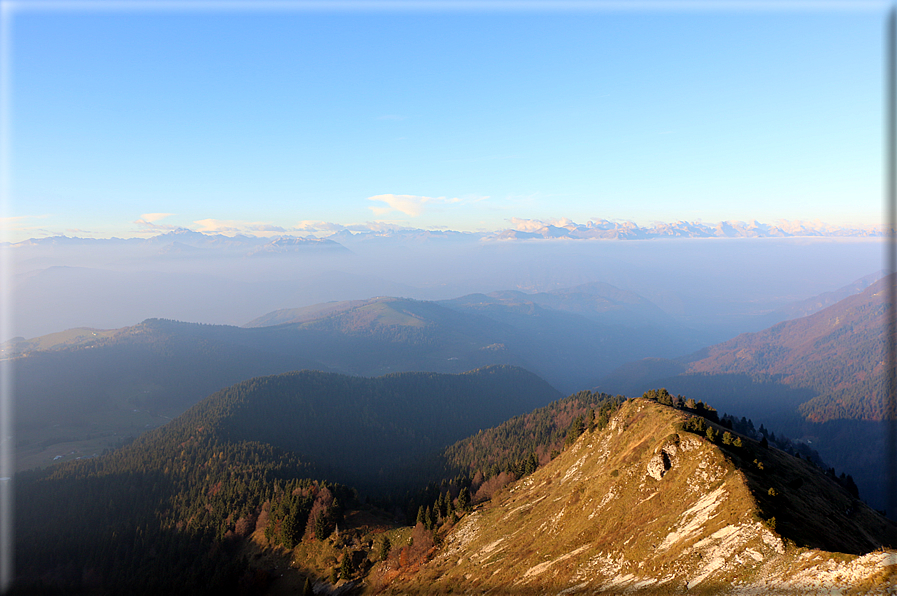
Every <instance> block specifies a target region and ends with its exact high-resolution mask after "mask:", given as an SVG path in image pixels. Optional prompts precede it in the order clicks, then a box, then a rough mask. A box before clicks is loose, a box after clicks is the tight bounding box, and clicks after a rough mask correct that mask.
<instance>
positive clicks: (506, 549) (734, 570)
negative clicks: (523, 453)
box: [385, 399, 897, 594]
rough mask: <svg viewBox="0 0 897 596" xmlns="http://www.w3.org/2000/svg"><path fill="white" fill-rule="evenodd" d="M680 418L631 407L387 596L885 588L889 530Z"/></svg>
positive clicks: (851, 502)
mask: <svg viewBox="0 0 897 596" xmlns="http://www.w3.org/2000/svg"><path fill="white" fill-rule="evenodd" d="M688 416H689V415H688V414H687V413H685V412H682V411H679V410H674V409H672V408H668V407H666V406H662V405H659V404H657V403H655V402H653V401H649V400H645V399H636V400H631V401H629V402H627V403H626V404H624V405H623V407H622V408H621V410H620V412H619V413H618V415H617V416H616V417H615V418H614V419H613V420H612V421H611V423H610V424H609V425H608V427H607V428H606V429H605V430H603V431H599V430H596V431H594V432H593V433H589V432H586V433H585V434H584V435H583V436H582V437H580V438H579V440H578V441H577V442H576V443H575V444H574V445H573V446H572V447H571V448H569V449H568V450H567V451H565V452H564V453H562V454H561V455H560V456H558V457H557V458H556V459H555V460H553V461H552V462H551V463H550V464H548V465H546V466H544V467H542V468H540V469H539V470H538V471H536V472H535V473H534V474H532V475H531V476H528V477H526V478H524V479H523V480H522V481H520V482H518V483H516V484H514V485H511V486H510V487H509V488H508V489H507V490H506V491H504V492H502V493H499V494H498V495H496V497H494V498H493V501H492V502H491V503H489V504H487V505H485V506H483V507H481V508H479V509H478V510H476V511H475V512H473V513H472V514H469V515H468V516H466V517H465V518H463V519H462V520H461V521H460V522H459V523H458V524H457V525H456V526H455V527H454V528H453V529H452V531H451V532H450V533H448V534H447V535H446V536H445V537H444V544H443V545H442V546H441V547H440V548H438V549H436V550H435V551H434V553H433V555H432V559H431V561H430V562H429V563H428V564H427V565H425V566H424V567H423V568H422V569H421V570H420V571H418V572H417V573H414V574H406V575H404V576H403V575H400V576H399V577H398V578H396V579H394V580H393V581H392V583H390V584H389V585H388V587H386V588H385V591H386V592H387V593H449V592H454V593H481V591H483V590H487V591H490V593H501V594H530V593H539V594H541V593H551V594H557V593H565V594H567V593H594V592H596V591H597V592H599V593H620V592H622V591H623V590H627V591H628V590H635V591H639V592H650V593H658V594H659V593H663V594H666V593H681V592H685V591H686V590H688V591H689V593H694V590H697V591H698V592H709V593H717V592H728V591H731V590H735V591H745V592H749V591H751V590H754V591H755V593H757V592H756V590H760V591H763V592H765V591H766V590H784V591H786V592H792V591H793V592H796V593H804V592H805V590H806V589H816V588H821V587H825V586H826V585H828V584H831V585H832V586H835V585H840V586H842V587H864V586H865V588H870V587H871V586H872V585H873V584H874V583H875V582H877V581H879V580H880V579H881V577H879V576H880V574H881V573H882V572H883V571H884V564H885V562H886V556H885V554H884V553H881V552H878V553H876V552H875V549H876V548H877V547H879V546H880V545H881V544H884V543H891V544H893V541H894V539H895V536H897V534H895V526H894V524H893V523H891V522H889V521H888V520H886V519H884V518H883V517H882V516H880V515H879V514H877V513H876V512H875V511H873V510H871V509H869V508H868V507H866V506H865V505H863V504H862V503H861V502H859V501H856V500H855V499H853V498H852V497H851V496H850V495H849V494H848V493H847V492H846V491H844V490H843V489H842V488H841V487H840V486H839V485H838V484H837V483H836V482H835V481H834V480H833V479H831V478H830V477H828V476H826V475H825V474H823V473H822V472H821V471H820V470H818V469H817V468H815V467H814V466H813V465H811V464H809V463H808V462H806V461H802V460H799V459H797V458H794V457H791V456H790V455H787V454H784V453H782V452H778V451H776V450H773V449H769V448H765V447H762V446H761V445H759V444H758V443H756V442H753V441H750V440H748V439H746V438H742V443H743V444H742V446H741V447H733V446H730V445H725V446H724V445H722V444H721V436H718V437H717V438H716V442H712V441H710V440H708V439H707V437H706V436H703V435H697V434H694V433H691V432H687V431H685V430H684V429H683V423H684V421H685V420H686V419H687V418H688ZM715 428H717V429H719V430H720V432H721V433H722V432H723V431H724V430H725V429H721V428H719V427H715ZM755 460H756V462H757V463H755ZM761 466H762V469H761ZM770 489H772V491H770ZM844 553H851V554H844ZM863 553H871V554H868V555H866V556H861V555H862V554H863ZM826 582H828V584H826ZM865 588H864V589H865ZM470 590H474V592H469V591H470Z"/></svg>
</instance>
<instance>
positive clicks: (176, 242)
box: [6, 218, 884, 255]
mask: <svg viewBox="0 0 897 596" xmlns="http://www.w3.org/2000/svg"><path fill="white" fill-rule="evenodd" d="M511 224H512V227H510V228H506V229H504V230H499V231H495V232H457V231H452V230H427V229H417V228H409V227H401V226H391V227H384V226H383V225H382V224H377V225H371V226H369V228H368V229H364V227H363V226H352V229H351V230H350V229H349V228H347V227H344V228H343V229H341V230H340V231H337V232H335V233H329V234H328V235H326V236H323V235H322V236H320V237H316V236H314V235H309V236H304V237H303V236H298V235H290V234H283V235H280V236H275V237H270V236H268V237H259V236H248V235H235V236H226V235H223V234H208V233H202V232H196V231H193V230H190V229H187V228H181V229H178V230H175V231H172V232H167V233H165V234H159V235H157V236H153V237H150V238H80V237H68V236H51V237H45V238H30V239H28V240H24V241H22V242H17V243H6V244H7V245H12V246H18V247H25V246H35V245H57V246H60V245H66V244H72V245H74V244H92V245H95V246H99V245H103V244H106V245H108V244H128V245H139V244H156V245H165V246H166V251H168V252H171V251H175V252H178V251H187V250H190V249H191V248H199V247H208V248H213V247H217V248H222V249H239V248H246V247H252V248H253V250H252V254H254V255H264V254H275V253H281V254H282V253H288V252H295V251H307V250H309V249H317V250H340V248H341V247H340V245H346V244H353V243H358V242H365V241H384V240H392V241H399V242H401V241H412V242H415V241H416V242H420V241H427V240H434V241H439V240H443V241H447V240H455V241H465V240H466V241H474V242H478V241H514V240H552V239H570V240H588V239H606V240H647V239H652V238H788V237H841V238H874V237H883V236H884V227H883V226H836V225H831V224H827V223H824V222H821V221H819V220H815V221H811V222H807V221H797V220H795V221H786V220H779V221H777V222H775V223H772V224H768V223H760V222H758V221H756V220H754V221H750V222H743V221H723V222H719V223H715V224H707V223H702V222H689V221H677V222H672V223H663V222H658V223H655V224H653V225H651V226H639V225H638V224H636V223H634V222H632V221H610V220H606V219H593V220H590V221H588V222H586V223H576V222H574V221H571V220H569V219H556V220H537V219H517V218H512V219H511Z"/></svg>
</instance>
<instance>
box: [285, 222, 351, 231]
mask: <svg viewBox="0 0 897 596" xmlns="http://www.w3.org/2000/svg"><path fill="white" fill-rule="evenodd" d="M345 229H346V226H344V225H342V224H338V223H333V222H332V221H314V220H310V219H306V220H303V221H300V222H299V223H297V224H296V225H295V226H293V230H295V231H297V232H307V233H312V234H313V233H316V232H330V233H334V232H341V231H343V230H345Z"/></svg>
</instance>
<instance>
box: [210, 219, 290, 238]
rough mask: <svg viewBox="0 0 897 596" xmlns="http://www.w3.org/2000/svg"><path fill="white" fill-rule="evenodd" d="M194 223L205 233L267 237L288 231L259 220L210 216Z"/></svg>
mask: <svg viewBox="0 0 897 596" xmlns="http://www.w3.org/2000/svg"><path fill="white" fill-rule="evenodd" d="M193 223H194V224H195V225H196V226H198V227H197V228H196V231H197V232H202V233H203V234H224V235H225V236H227V235H236V234H245V235H247V236H259V237H263V238H266V237H269V236H279V235H283V234H285V233H286V232H287V230H286V228H283V227H281V226H275V225H273V224H270V223H267V222H258V221H242V220H236V219H214V218H208V219H200V220H197V221H194V222H193Z"/></svg>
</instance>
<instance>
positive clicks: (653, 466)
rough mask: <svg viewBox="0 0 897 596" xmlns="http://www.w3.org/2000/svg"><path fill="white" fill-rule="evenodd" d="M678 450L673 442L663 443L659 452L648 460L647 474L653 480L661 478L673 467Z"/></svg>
mask: <svg viewBox="0 0 897 596" xmlns="http://www.w3.org/2000/svg"><path fill="white" fill-rule="evenodd" d="M678 451H679V450H678V449H677V448H676V444H675V443H670V444H668V445H664V446H663V447H662V448H661V450H660V452H659V453H657V455H655V456H654V457H652V458H651V461H649V462H648V476H650V477H651V478H653V479H654V480H661V479H662V478H663V475H664V474H666V473H667V471H668V470H669V469H670V468H672V467H673V462H674V461H675V459H676V453H677V452H678Z"/></svg>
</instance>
